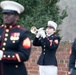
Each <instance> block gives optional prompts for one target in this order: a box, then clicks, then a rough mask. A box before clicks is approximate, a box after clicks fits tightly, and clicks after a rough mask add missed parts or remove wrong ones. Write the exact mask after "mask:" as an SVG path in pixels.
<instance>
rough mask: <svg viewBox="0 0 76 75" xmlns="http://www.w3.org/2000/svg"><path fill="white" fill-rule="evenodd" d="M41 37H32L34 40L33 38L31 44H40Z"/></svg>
mask: <svg viewBox="0 0 76 75" xmlns="http://www.w3.org/2000/svg"><path fill="white" fill-rule="evenodd" d="M40 40H41V38H36V37H35V38H34V40H33V45H34V46H41V41H40Z"/></svg>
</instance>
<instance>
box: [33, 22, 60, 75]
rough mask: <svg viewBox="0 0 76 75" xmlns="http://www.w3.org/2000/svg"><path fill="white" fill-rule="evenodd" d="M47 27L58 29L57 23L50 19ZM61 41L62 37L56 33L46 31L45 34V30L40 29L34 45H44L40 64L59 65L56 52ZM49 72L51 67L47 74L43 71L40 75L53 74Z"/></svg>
mask: <svg viewBox="0 0 76 75" xmlns="http://www.w3.org/2000/svg"><path fill="white" fill-rule="evenodd" d="M47 27H48V28H53V29H55V30H56V27H57V25H56V23H55V22H53V21H48V24H47V26H46V29H47ZM48 31H49V30H48ZM40 36H41V37H40ZM59 43H60V37H59V36H57V35H56V34H55V33H52V34H51V33H50V35H47V32H46V35H45V33H44V30H42V29H39V32H38V34H37V35H36V37H35V38H34V40H33V45H34V46H41V47H42V52H41V55H40V57H39V60H38V65H40V66H46V68H47V66H51V65H53V66H57V59H56V56H55V54H56V51H57V48H58V46H59ZM47 69H48V68H47ZM52 69H53V68H52ZM50 71H51V70H50ZM48 72H49V69H48V71H47V72H46V73H45V71H44V73H45V74H43V73H41V74H40V75H52V74H51V73H48ZM56 75H57V74H56Z"/></svg>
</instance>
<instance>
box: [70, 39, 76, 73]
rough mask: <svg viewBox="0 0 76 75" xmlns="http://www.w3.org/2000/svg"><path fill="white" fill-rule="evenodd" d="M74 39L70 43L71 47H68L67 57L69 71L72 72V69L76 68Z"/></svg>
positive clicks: (75, 44) (75, 42) (75, 41)
mask: <svg viewBox="0 0 76 75" xmlns="http://www.w3.org/2000/svg"><path fill="white" fill-rule="evenodd" d="M75 62H76V39H75V40H74V42H73V44H72V48H71V49H70V57H69V71H70V72H72V70H73V69H76V63H75Z"/></svg>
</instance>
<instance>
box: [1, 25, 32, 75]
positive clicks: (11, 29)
mask: <svg viewBox="0 0 76 75" xmlns="http://www.w3.org/2000/svg"><path fill="white" fill-rule="evenodd" d="M0 50H2V51H3V58H2V60H1V61H0V73H1V74H0V75H27V71H26V67H25V65H24V62H25V61H27V60H28V59H29V56H30V51H31V43H30V33H29V31H28V30H26V29H24V28H23V27H21V26H20V25H10V26H6V25H2V26H0Z"/></svg>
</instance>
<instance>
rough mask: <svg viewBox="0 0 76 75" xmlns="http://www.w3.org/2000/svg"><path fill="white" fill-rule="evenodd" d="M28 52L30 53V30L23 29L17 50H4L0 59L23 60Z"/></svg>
mask: <svg viewBox="0 0 76 75" xmlns="http://www.w3.org/2000/svg"><path fill="white" fill-rule="evenodd" d="M30 53H31V40H30V32H29V31H25V32H24V33H23V34H21V38H20V40H19V45H18V47H17V50H16V51H15V50H8V51H4V53H3V58H2V61H3V62H7V63H20V62H24V61H27V60H28V59H29V57H30ZM9 56H11V57H9Z"/></svg>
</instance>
